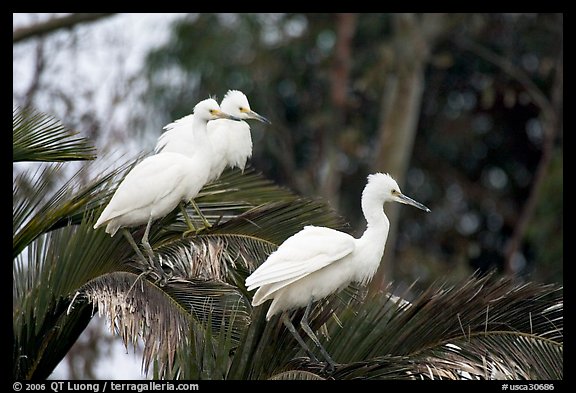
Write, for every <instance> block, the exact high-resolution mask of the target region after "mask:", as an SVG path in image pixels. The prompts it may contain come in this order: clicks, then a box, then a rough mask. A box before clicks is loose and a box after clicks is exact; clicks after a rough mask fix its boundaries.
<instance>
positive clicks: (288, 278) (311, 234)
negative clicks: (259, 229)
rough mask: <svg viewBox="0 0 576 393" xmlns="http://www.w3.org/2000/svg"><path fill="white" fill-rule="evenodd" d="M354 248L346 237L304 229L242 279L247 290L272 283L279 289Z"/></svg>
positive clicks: (353, 243)
mask: <svg viewBox="0 0 576 393" xmlns="http://www.w3.org/2000/svg"><path fill="white" fill-rule="evenodd" d="M354 246H355V242H354V238H353V237H352V236H350V235H348V234H346V233H343V232H339V231H336V230H334V229H330V228H324V227H316V226H306V227H304V229H303V230H301V231H300V232H298V233H297V234H295V235H294V236H292V237H290V238H288V239H287V240H286V241H285V242H284V243H282V244H281V245H280V247H279V248H278V249H277V250H276V251H275V252H273V253H272V254H270V256H269V257H268V259H267V260H266V261H265V262H264V263H263V264H262V265H261V266H260V267H258V269H256V270H255V271H254V273H252V274H251V275H250V276H249V277H248V278H247V279H246V285H247V286H248V290H252V289H255V288H258V287H261V286H264V285H270V284H274V283H282V285H281V287H283V286H285V285H288V284H290V283H292V282H294V281H295V280H297V279H300V278H301V277H304V276H306V275H308V274H310V273H313V272H315V271H317V270H320V269H322V268H324V267H326V266H328V265H330V264H332V263H334V262H336V261H338V260H340V259H342V258H343V257H345V256H346V255H349V254H350V253H351V252H352V251H354ZM277 289H279V288H276V289H275V290H277Z"/></svg>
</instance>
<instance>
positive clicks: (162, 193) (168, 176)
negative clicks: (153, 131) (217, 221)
mask: <svg viewBox="0 0 576 393" xmlns="http://www.w3.org/2000/svg"><path fill="white" fill-rule="evenodd" d="M218 118H229V119H234V117H233V116H230V115H229V114H226V113H224V112H223V111H222V110H221V109H220V106H219V105H218V103H217V102H216V101H215V100H213V99H207V100H203V101H200V102H199V103H198V104H197V105H196V106H195V107H194V114H193V115H190V116H187V117H186V118H185V119H181V120H180V122H182V123H186V124H187V125H188V126H189V128H190V132H191V133H193V134H194V136H195V138H196V140H198V141H202V140H205V142H204V144H205V145H206V146H208V147H209V146H210V143H209V142H208V141H207V136H206V124H207V123H208V121H209V120H214V119H218ZM210 154H211V151H210V150H209V149H206V150H203V151H201V152H198V153H197V155H196V156H194V157H189V156H186V155H183V154H179V153H174V152H162V153H161V154H156V155H153V156H150V157H147V158H145V159H144V160H143V161H142V162H140V163H138V164H137V165H136V166H135V167H134V168H133V169H132V170H131V171H130V172H129V173H128V174H127V175H126V177H125V178H124V180H122V182H121V183H120V185H119V186H118V188H117V190H116V192H115V193H114V195H113V196H112V199H111V200H110V202H109V203H108V205H107V206H106V208H105V209H104V211H103V212H102V214H101V215H100V217H99V218H98V220H97V221H96V224H95V225H94V229H96V228H99V227H100V226H103V225H106V232H107V233H109V234H110V235H111V236H114V235H115V234H116V232H117V231H118V229H120V228H123V233H124V235H125V236H126V237H127V239H128V241H129V242H130V244H131V245H132V246H133V247H134V249H135V250H136V252H137V254H138V255H139V256H140V257H141V258H142V259H144V257H143V255H142V253H141V252H140V250H139V249H138V247H137V246H136V243H135V242H134V239H133V238H132V235H131V234H130V232H129V231H128V230H126V228H127V227H134V226H138V225H141V224H146V230H145V231H144V236H143V237H142V245H143V246H144V249H145V250H146V252H147V253H148V255H149V257H150V258H151V259H153V255H154V254H153V252H152V247H150V243H149V242H148V232H149V230H150V225H151V224H152V222H153V221H155V220H157V219H159V218H161V217H164V216H165V215H167V214H168V213H170V212H171V211H172V210H173V209H174V208H175V207H177V206H178V204H180V203H181V202H188V201H190V200H193V198H194V197H195V196H196V195H197V194H198V192H199V191H200V190H201V189H202V187H203V186H204V184H206V182H207V180H208V176H209V174H210V168H211V165H210V160H209V157H210ZM181 208H183V205H181ZM183 212H185V209H183ZM186 218H187V216H186ZM187 221H189V220H187ZM189 224H190V223H189ZM144 260H145V259H144Z"/></svg>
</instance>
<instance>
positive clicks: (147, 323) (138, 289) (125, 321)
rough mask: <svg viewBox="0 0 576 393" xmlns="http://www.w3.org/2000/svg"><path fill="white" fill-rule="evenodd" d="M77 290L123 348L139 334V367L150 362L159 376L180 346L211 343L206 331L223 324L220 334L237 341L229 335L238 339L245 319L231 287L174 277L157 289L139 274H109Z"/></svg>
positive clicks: (170, 371)
mask: <svg viewBox="0 0 576 393" xmlns="http://www.w3.org/2000/svg"><path fill="white" fill-rule="evenodd" d="M80 293H81V294H82V296H85V297H86V299H87V300H88V301H89V302H91V303H93V304H95V305H97V307H98V312H99V314H100V315H105V316H106V317H107V318H108V320H109V321H110V322H111V330H113V331H115V332H116V333H117V334H119V335H120V336H121V337H122V340H123V341H124V344H125V345H126V346H128V345H136V340H137V338H138V337H142V340H143V342H144V351H143V359H142V362H143V369H144V371H145V372H148V369H149V368H150V366H151V365H152V364H154V365H155V368H156V375H157V376H158V377H159V378H165V377H166V376H173V375H174V374H175V370H177V369H178V367H179V366H176V367H175V359H176V357H177V356H182V354H181V351H182V349H181V348H189V347H190V346H191V345H193V344H194V343H195V342H198V341H199V340H200V341H201V342H204V343H205V344H206V345H214V343H212V340H213V338H212V333H213V332H218V331H220V327H221V326H227V327H228V330H223V331H222V334H224V332H226V333H227V334H229V339H230V342H234V341H236V342H237V340H238V339H237V338H236V339H235V338H234V337H233V336H236V337H238V336H239V335H240V333H241V331H243V330H244V329H245V327H246V324H247V322H248V314H247V312H246V304H245V303H244V300H243V298H242V297H241V296H239V295H238V293H237V291H236V290H235V288H233V287H231V286H228V285H226V284H221V283H216V282H203V281H195V282H186V281H184V280H177V281H175V282H168V283H167V284H166V285H165V286H162V287H159V286H157V285H156V284H154V283H152V282H150V281H149V280H147V279H146V278H144V277H143V276H142V275H138V274H135V273H128V272H114V273H109V274H106V275H102V276H100V277H98V278H96V279H94V280H92V281H90V282H89V283H87V284H86V285H84V286H83V287H82V288H81V290H80ZM221 310H224V311H221ZM189 332H193V337H192V338H191V337H190V335H189ZM195 336H197V337H195ZM200 337H201V338H202V339H200ZM176 374H178V373H176Z"/></svg>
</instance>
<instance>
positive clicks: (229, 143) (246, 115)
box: [208, 90, 270, 180]
mask: <svg viewBox="0 0 576 393" xmlns="http://www.w3.org/2000/svg"><path fill="white" fill-rule="evenodd" d="M220 107H221V108H222V110H223V111H224V112H226V113H229V114H231V115H232V116H235V117H237V118H239V119H241V120H242V121H233V120H229V119H217V120H214V121H211V122H209V123H208V138H209V139H210V142H212V146H213V148H214V154H215V155H216V156H218V157H217V158H216V159H214V160H213V162H212V169H211V171H210V180H215V179H217V178H218V177H220V174H222V172H223V171H224V169H225V168H226V167H230V168H235V167H238V168H240V169H241V170H242V171H243V170H244V168H245V167H246V161H247V160H248V159H249V158H250V157H252V135H251V133H250V125H249V124H248V123H247V122H245V121H244V120H251V119H253V120H258V121H261V122H262V123H267V124H270V121H269V120H268V119H267V118H265V117H264V116H261V115H259V114H258V113H256V112H254V111H253V110H252V109H250V104H249V103H248V98H247V97H246V95H245V94H244V93H242V92H241V91H239V90H228V92H227V93H226V95H225V96H224V98H223V99H222V102H221V103H220Z"/></svg>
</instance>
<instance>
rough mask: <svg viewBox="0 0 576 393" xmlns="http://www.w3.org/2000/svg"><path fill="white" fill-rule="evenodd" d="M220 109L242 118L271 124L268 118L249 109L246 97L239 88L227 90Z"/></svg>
mask: <svg viewBox="0 0 576 393" xmlns="http://www.w3.org/2000/svg"><path fill="white" fill-rule="evenodd" d="M222 110H223V111H224V112H227V113H230V114H231V115H233V116H236V117H238V118H240V119H242V120H249V119H254V120H258V121H261V122H262V123H267V124H271V123H270V120H268V119H267V118H265V117H264V116H261V115H259V114H258V113H256V112H254V111H253V110H252V109H250V104H249V103H248V98H247V97H246V95H244V93H242V92H241V91H239V90H228V93H226V95H225V96H224V98H223V99H222Z"/></svg>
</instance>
